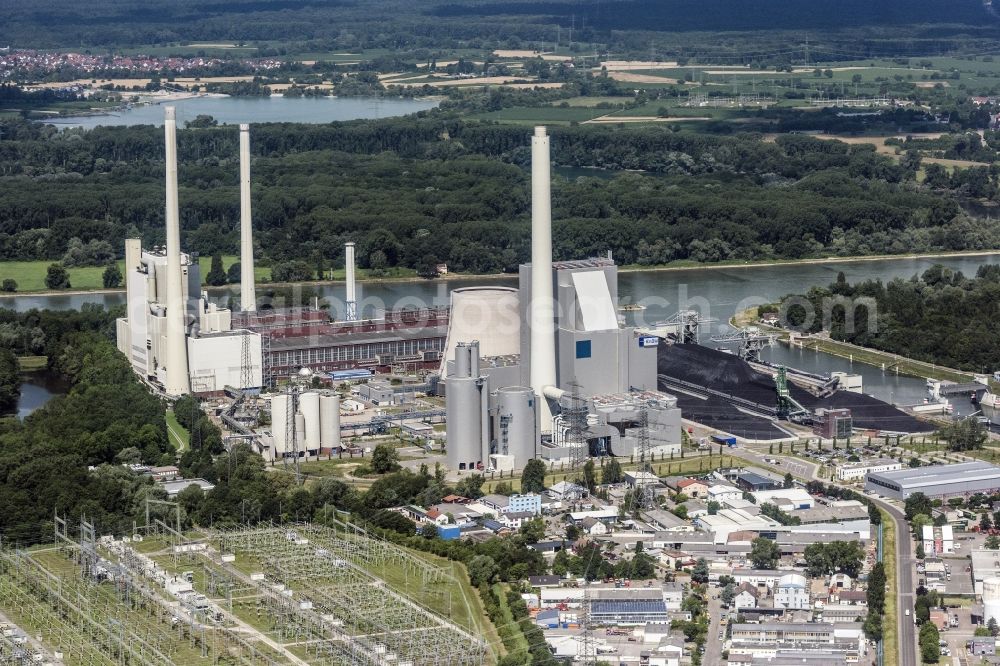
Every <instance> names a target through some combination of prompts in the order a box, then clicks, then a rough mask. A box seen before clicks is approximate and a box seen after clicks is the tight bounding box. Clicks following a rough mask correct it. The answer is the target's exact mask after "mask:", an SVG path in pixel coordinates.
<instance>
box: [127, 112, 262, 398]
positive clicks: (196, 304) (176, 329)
mask: <svg viewBox="0 0 1000 666" xmlns="http://www.w3.org/2000/svg"><path fill="white" fill-rule="evenodd" d="M176 130H177V124H176V118H175V113H174V108H173V107H166V110H165V118H164V135H165V144H166V145H165V148H166V239H167V244H166V247H154V248H151V249H143V248H142V246H141V241H140V240H139V239H137V238H130V239H127V240H126V241H125V288H126V316H125V317H124V318H122V319H119V320H118V321H117V334H118V335H117V339H118V349H119V350H120V351H121V352H122V353H123V354H125V355H126V356H127V357H128V359H129V361H131V363H132V368H133V370H135V372H136V373H137V374H138V375H139V376H140V377H142V378H143V380H144V381H146V382H147V383H149V384H150V385H151V386H153V387H154V388H155V389H156V390H158V391H160V392H162V393H163V394H164V395H166V396H168V397H179V396H181V395H184V394H186V393H196V394H219V393H222V392H223V391H224V390H225V388H226V387H227V386H232V387H240V388H259V387H260V386H261V385H262V358H261V337H260V335H259V334H258V333H254V332H252V331H248V330H233V327H232V313H231V312H230V311H229V310H228V309H224V308H219V307H218V306H216V305H215V304H214V303H210V302H209V300H208V295H207V294H206V293H203V292H202V291H201V271H200V270H199V267H198V262H197V261H196V259H195V257H193V256H192V255H190V254H186V253H183V252H181V241H180V214H179V204H178V193H177V138H176ZM240 165H241V169H240V170H241V175H242V176H243V177H242V178H241V181H242V182H241V191H242V192H243V196H241V199H242V202H241V203H242V216H241V218H242V219H241V222H240V227H241V234H240V237H241V239H242V242H243V255H244V257H243V263H242V264H241V270H242V275H241V278H242V279H241V283H242V285H243V289H244V291H243V294H242V295H243V308H244V309H251V310H252V309H253V308H254V307H255V304H254V301H253V293H254V289H253V252H252V248H253V245H252V240H251V238H252V231H251V222H250V143H249V132H248V128H247V126H246V125H243V126H241V127H240ZM247 247H249V248H250V250H249V251H248V250H247ZM247 255H249V257H248V256H247ZM247 284H249V288H248V287H247Z"/></svg>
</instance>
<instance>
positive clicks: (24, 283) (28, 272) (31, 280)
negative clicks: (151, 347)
mask: <svg viewBox="0 0 1000 666" xmlns="http://www.w3.org/2000/svg"><path fill="white" fill-rule="evenodd" d="M990 256H1000V249H996V250H976V251H969V252H935V253H928V254H880V255H871V256H853V257H826V258H822V259H787V260H760V261H739V262H737V261H720V262H717V263H711V264H702V263H696V262H686V261H685V262H672V263H669V264H658V265H651V266H644V265H638V264H626V265H623V266H619V268H618V270H619V272H620V273H664V272H672V271H704V270H711V269H723V268H724V269H731V268H768V267H778V266H798V265H803V266H810V265H817V264H824V265H825V264H837V263H846V262H879V261H892V260H905V259H910V260H912V259H927V260H930V259H946V258H960V257H990ZM237 259H238V257H236V256H234V255H225V256H223V258H222V260H223V265H224V268H225V269H227V270H228V268H229V266H231V265H232V264H233V263H234V262H235V261H236V260H237ZM199 261H200V263H201V265H202V275H205V274H207V271H208V268H209V265H208V264H209V263H210V258H209V257H200V258H199ZM50 263H52V262H51V261H4V262H0V275H3V276H4V277H8V276H9V277H13V278H14V279H16V280H17V282H18V291H17V292H16V293H0V304H2V302H3V299H4V298H11V297H16V296H18V295H26V296H32V295H48V294H51V295H60V296H74V295H86V294H112V293H122V292H124V291H125V289H124V288H118V289H104V288H102V287H101V286H100V284H101V280H100V277H101V274H102V273H103V271H104V269H103V268H94V267H90V268H71V269H69V271H70V283H71V284H73V285H74V288H73V289H46V288H44V283H45V271H46V270H47V268H48V266H49V264H50ZM118 264H119V268H122V269H123V268H124V264H123V262H121V261H119V262H118ZM392 271H393V274H390V275H386V276H380V277H374V276H371V275H366V272H365V271H364V269H359V271H358V273H359V275H358V282H359V283H407V282H416V283H423V282H432V281H449V280H504V279H508V280H513V279H516V278H517V275H516V274H515V273H448V274H446V275H441V276H438V277H437V278H433V279H432V280H428V279H427V278H422V277H419V276H417V275H416V273H415V272H414V271H413V270H412V269H406V268H396V269H392ZM254 272H255V274H256V278H257V283H256V284H257V285H258V287H259V288H260V287H263V288H267V287H277V288H282V289H285V288H288V287H291V286H301V287H306V286H329V285H336V284H343V283H344V279H343V275H344V271H343V269H337V270H335V271H333V276H334V277H333V279H330V280H313V281H309V282H269V281H268V278H269V277H270V268H267V267H260V266H258V267H256V270H255V271H254ZM203 286H205V287H206V288H207V289H209V290H212V289H225V287H208V286H207V285H203Z"/></svg>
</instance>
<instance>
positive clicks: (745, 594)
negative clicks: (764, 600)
mask: <svg viewBox="0 0 1000 666" xmlns="http://www.w3.org/2000/svg"><path fill="white" fill-rule="evenodd" d="M759 598H760V592H759V591H758V590H757V588H756V587H755V586H754V585H751V584H749V583H740V585H739V587H737V588H736V596H734V597H733V608H735V609H736V610H737V611H739V610H742V609H744V608H756V607H757V600H758V599H759Z"/></svg>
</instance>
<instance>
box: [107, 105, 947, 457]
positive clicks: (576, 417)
mask: <svg viewBox="0 0 1000 666" xmlns="http://www.w3.org/2000/svg"><path fill="white" fill-rule="evenodd" d="M164 134H165V155H166V183H165V184H166V206H165V209H166V245H165V247H153V248H150V249H143V248H142V247H141V243H140V241H139V240H138V239H128V240H127V241H126V243H125V267H126V278H125V281H126V288H127V314H126V317H124V318H122V319H119V320H118V322H117V325H118V347H119V349H120V350H121V351H122V353H124V354H125V355H126V356H127V357H128V358H129V360H130V362H131V364H132V367H133V369H134V370H135V372H136V373H137V374H138V375H139V376H140V377H142V378H143V380H144V381H145V382H146V383H147V384H149V386H150V387H151V388H152V389H153V390H155V391H157V392H159V393H160V394H162V395H164V396H165V397H167V398H168V399H174V398H177V397H179V396H181V395H184V394H187V393H193V394H196V395H199V396H204V397H216V396H223V395H228V396H230V397H231V398H233V399H234V400H235V402H234V403H233V405H232V406H231V408H230V409H229V410H227V411H226V412H225V414H224V415H223V421H224V422H225V423H226V425H227V426H228V427H229V428H230V430H231V431H232V432H233V433H235V434H234V436H236V437H243V438H247V439H249V440H250V441H252V442H254V443H255V445H256V446H257V447H258V448H259V450H260V451H261V453H262V454H264V455H265V457H267V458H268V459H270V460H277V459H284V460H286V461H287V460H288V459H289V458H294V459H295V460H298V459H299V458H303V457H309V456H319V455H323V454H327V455H328V454H330V453H331V452H335V451H340V450H342V449H343V447H342V444H341V442H342V433H343V432H347V433H348V434H364V431H363V430H359V426H358V425H357V420H356V419H351V418H349V419H347V420H345V421H342V419H341V416H342V413H341V410H342V409H344V408H345V406H346V405H347V404H348V403H352V404H360V403H358V400H362V398H361V397H360V396H362V395H363V396H365V397H364V399H363V400H364V401H366V402H367V403H368V404H370V405H372V406H373V407H384V406H385V405H395V404H397V403H396V402H395V400H396V398H395V397H394V396H396V394H397V393H399V394H400V395H404V396H405V395H407V394H408V393H409V394H412V393H415V392H417V391H419V392H420V393H422V394H423V393H425V394H428V395H430V396H442V395H443V396H444V409H443V410H441V409H439V408H435V405H440V403H433V402H430V403H425V405H424V407H423V408H422V409H423V411H421V410H420V409H413V408H409V409H407V410H403V411H404V412H407V413H410V414H411V416H410V417H409V418H411V419H421V418H422V419H424V424H423V429H424V430H425V431H426V430H428V429H429V430H433V429H432V428H431V426H430V424H429V423H430V421H431V419H432V418H434V419H437V420H438V421H440V419H441V418H442V417H443V418H444V419H445V420H446V428H447V434H446V454H445V457H446V460H447V465H448V467H449V468H450V469H451V470H452V471H453V472H454V473H461V472H470V471H499V472H506V471H512V470H518V469H522V468H523V467H524V466H525V465H526V464H527V462H528V461H530V460H532V459H536V458H542V459H545V460H547V461H550V462H560V463H564V464H569V465H571V466H574V465H578V464H580V463H581V462H583V461H585V460H586V459H587V458H589V457H591V456H624V457H631V458H633V459H634V460H636V461H638V462H640V463H648V462H649V461H652V460H654V459H661V460H662V459H663V458H665V457H667V456H673V455H674V454H677V453H679V452H680V448H681V439H682V427H681V408H683V409H684V410H685V413H687V414H688V417H689V418H694V419H695V420H697V421H699V422H703V423H709V424H712V425H713V426H714V427H717V428H719V429H721V430H722V431H725V432H728V433H730V434H732V433H734V432H737V430H734V427H738V428H740V430H739V432H742V433H743V434H744V437H745V438H746V437H747V435H748V433H753V436H752V437H750V438H751V439H758V438H763V439H769V438H770V439H773V438H780V437H787V436H789V435H790V433H789V432H788V431H786V430H784V429H782V428H780V427H778V426H777V424H776V423H775V421H776V419H779V418H781V417H782V416H781V415H782V413H787V412H789V410H791V411H793V412H794V414H795V415H796V416H798V417H800V418H808V417H809V416H810V415H811V413H812V412H811V410H812V409H813V408H814V407H819V408H824V409H834V408H839V407H842V406H844V405H843V404H842V402H843V400H842V399H841V398H842V396H845V395H848V396H851V400H852V401H853V402H852V403H851V405H852V406H858V405H860V407H858V413H857V414H855V415H854V424H855V426H858V425H860V426H861V427H865V428H868V427H871V426H869V425H868V424H869V423H872V424H889V425H891V426H892V430H894V431H900V432H916V431H920V429H921V428H926V427H928V426H926V424H924V423H923V422H919V421H915V420H914V419H913V418H912V417H909V416H907V415H906V414H903V413H902V412H900V411H898V410H896V409H895V408H892V407H891V406H889V405H885V404H884V403H882V402H881V401H878V400H876V399H874V398H871V397H870V396H865V395H863V394H855V393H850V394H848V393H844V392H837V391H835V389H836V383H837V382H836V379H829V381H826V383H825V384H824V387H825V388H826V389H829V390H827V392H826V393H824V394H823V395H822V396H820V397H818V398H817V397H815V396H811V395H809V394H807V393H806V392H805V391H803V390H802V389H800V388H798V387H794V386H788V387H785V388H784V389H782V386H785V385H784V384H782V381H783V379H782V378H783V377H784V374H783V372H784V369H783V368H782V369H780V370H781V371H780V372H779V373H778V379H777V380H772V379H771V378H770V377H768V376H766V374H762V373H761V372H758V371H757V370H755V369H754V368H755V367H763V366H761V365H760V363H759V359H758V364H757V366H751V365H749V364H748V363H747V362H746V361H745V360H743V359H741V358H739V357H737V356H734V355H731V354H724V353H722V352H719V351H716V350H711V349H708V348H706V347H700V346H698V345H696V344H685V343H689V342H691V341H690V340H689V339H688V338H689V337H691V336H689V335H688V334H687V331H686V329H685V331H684V335H679V334H678V335H675V336H671V335H670V333H669V332H668V333H664V332H663V331H659V330H658V331H657V332H655V333H651V332H649V331H646V330H643V329H640V328H638V327H635V326H630V325H627V324H626V323H625V319H624V317H623V316H621V315H620V314H619V311H618V307H617V303H618V268H617V266H616V265H615V263H614V261H613V259H612V258H611V256H610V254H609V255H608V256H607V257H591V258H583V259H578V260H572V261H553V257H552V215H551V193H550V191H551V182H550V181H551V165H550V154H549V137H548V135H547V133H546V131H545V128H544V127H537V128H535V131H534V134H533V136H532V137H531V156H532V159H531V190H532V195H531V235H532V238H531V262H530V263H526V264H523V265H521V266H520V268H519V272H518V286H517V288H512V287H466V288H461V289H455V290H453V291H451V293H450V301H449V306H448V307H426V308H412V307H411V308H403V309H387V310H384V311H378V312H375V313H369V312H366V313H364V315H363V314H362V312H361V311H360V309H359V307H358V299H357V286H356V279H355V246H354V243H347V244H346V246H345V249H344V256H345V269H346V278H347V279H346V285H345V291H344V308H343V310H342V313H343V316H342V317H341V318H340V319H339V320H335V319H334V318H332V317H331V315H330V314H329V312H328V311H327V310H324V309H320V308H319V307H318V305H317V306H316V307H295V308H274V307H270V306H267V305H260V304H258V302H257V299H256V295H255V288H254V256H253V225H252V214H251V187H250V136H249V127H248V126H247V125H241V126H240V140H239V154H240V178H239V182H240V211H241V214H240V294H239V301H238V302H239V309H238V310H236V311H230V310H229V309H226V308H222V307H219V306H218V305H216V304H215V303H212V302H210V300H209V298H208V294H207V293H206V292H203V291H201V276H200V272H199V268H198V262H197V257H196V256H194V255H193V254H188V253H184V252H182V250H181V240H180V223H179V213H178V211H179V203H178V187H177V149H176V120H175V115H174V109H173V108H171V107H167V109H166V118H165V124H164ZM695 314H696V313H695ZM678 316H679V317H689V318H690V313H680V314H679V315H678ZM684 321H685V322H687V321H688V320H687V319H685V320H684ZM692 321H694V320H692ZM689 323H690V322H689ZM692 325H693V324H692ZM671 337H676V338H677V340H676V342H677V344H671V343H672V342H673V341H671V340H670V338H671ZM695 337H696V336H695ZM695 341H696V340H695ZM764 369H765V370H766V368H764ZM380 374H392V375H393V381H392V382H390V381H387V380H383V379H381V378H378V377H377V375H380ZM414 374H420V375H421V376H420V378H419V379H417V380H413V379H412V375H414ZM306 378H308V381H303V380H304V379H306ZM355 380H372V381H369V382H368V383H367V384H364V385H358V386H355V387H353V388H352V393H356V394H357V395H358V396H359V397H358V400H354V399H353V398H354V396H352V400H351V401H348V400H346V399H344V400H342V399H341V393H342V392H343V391H344V387H343V386H341V388H340V391H339V392H338V391H336V390H333V389H332V386H331V385H333V384H340V383H342V382H352V381H355ZM727 382H728V383H727ZM281 385H284V386H285V388H284V391H283V392H280V393H275V392H276V391H278V390H279V389H278V387H279V386H281ZM324 385H325V386H324ZM415 386H419V387H420V388H419V389H417V388H413V387H415ZM782 390H783V391H784V392H782ZM664 391H670V393H666V392H664ZM261 392H264V393H266V394H269V396H268V397H267V399H266V400H265V401H263V402H262V401H259V400H258V399H257V398H256V396H257V395H258V394H259V393H261ZM248 398H249V399H248ZM775 400H776V401H777V402H776V403H775V402H774V401H775ZM782 400H784V403H783V402H782ZM775 404H777V407H774V405H775ZM782 404H786V407H787V406H788V405H790V406H791V407H789V408H788V409H785V410H784V412H782V409H781V407H782ZM428 405H430V406H428ZM262 408H263V409H264V410H265V412H264V413H269V415H270V423H269V425H268V424H267V421H266V418H265V419H262V418H260V414H261V412H260V410H261V409H262ZM241 410H242V411H241ZM842 411H844V410H842ZM772 412H773V414H772ZM387 418H388V416H386V413H385V412H384V411H383V410H382V409H377V410H376V416H375V417H374V418H373V419H371V420H369V421H368V422H367V423H368V424H370V425H371V424H374V425H373V427H372V428H370V429H369V430H368V431H367V432H369V433H373V432H386V429H385V428H384V427H381V429H376V428H374V426H379V425H381V426H384V425H385V422H386V419H387ZM403 418H404V417H400V428H403V427H404V424H403ZM380 419H381V420H380ZM261 424H264V425H261ZM734 424H735V425H734ZM727 425H731V426H733V427H727ZM411 429H413V430H414V431H418V430H420V428H416V427H413V426H411ZM883 429H885V428H883ZM431 434H433V433H431ZM428 441H430V439H429V440H428Z"/></svg>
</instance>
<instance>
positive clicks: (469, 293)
mask: <svg viewBox="0 0 1000 666" xmlns="http://www.w3.org/2000/svg"><path fill="white" fill-rule="evenodd" d="M518 303H519V301H518V295H517V289H514V288H511V287H466V288H464V289H455V290H453V291H452V292H451V313H450V315H449V319H448V338H447V341H446V342H445V349H444V353H443V355H442V356H441V368H440V374H441V376H442V377H444V376H445V375H446V374H447V373H446V372H445V370H446V368H447V362H448V359H452V358H454V357H455V348H456V346H457V345H458V343H459V342H460V341H467V340H478V341H479V354H480V356H481V357H482V358H489V357H491V356H507V355H517V354H520V353H521V348H520V340H519V333H520V330H521V314H520V310H519V305H518Z"/></svg>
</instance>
